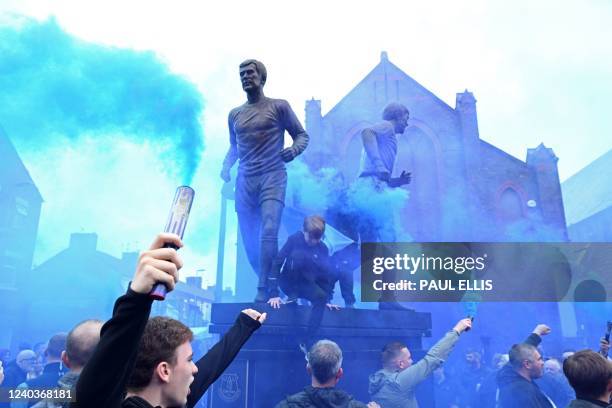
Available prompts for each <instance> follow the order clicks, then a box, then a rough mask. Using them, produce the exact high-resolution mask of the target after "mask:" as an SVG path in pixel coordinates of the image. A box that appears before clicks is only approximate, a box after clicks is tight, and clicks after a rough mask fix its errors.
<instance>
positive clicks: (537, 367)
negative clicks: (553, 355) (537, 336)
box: [528, 351, 544, 378]
mask: <svg viewBox="0 0 612 408" xmlns="http://www.w3.org/2000/svg"><path fill="white" fill-rule="evenodd" d="M528 364H529V376H530V377H531V378H540V377H541V376H542V374H544V359H543V358H542V355H541V354H540V352H539V351H536V352H535V353H534V354H533V361H529V363H528Z"/></svg>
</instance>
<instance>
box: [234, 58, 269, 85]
mask: <svg viewBox="0 0 612 408" xmlns="http://www.w3.org/2000/svg"><path fill="white" fill-rule="evenodd" d="M251 64H253V65H255V69H256V70H257V72H258V73H259V76H261V80H262V82H263V83H265V82H266V79H267V78H268V71H267V70H266V66H265V65H264V64H263V63H262V62H261V61H257V60H255V59H248V60H245V61H242V62H241V63H240V68H244V67H246V66H247V65H251Z"/></svg>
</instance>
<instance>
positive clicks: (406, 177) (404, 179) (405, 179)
mask: <svg viewBox="0 0 612 408" xmlns="http://www.w3.org/2000/svg"><path fill="white" fill-rule="evenodd" d="M398 178H399V182H400V183H402V185H405V184H410V182H411V181H412V173H409V172H406V170H404V171H402V174H400V176H399V177H398Z"/></svg>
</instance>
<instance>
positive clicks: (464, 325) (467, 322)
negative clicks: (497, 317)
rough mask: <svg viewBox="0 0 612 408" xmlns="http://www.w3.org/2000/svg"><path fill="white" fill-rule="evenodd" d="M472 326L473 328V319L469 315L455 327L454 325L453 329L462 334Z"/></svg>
mask: <svg viewBox="0 0 612 408" xmlns="http://www.w3.org/2000/svg"><path fill="white" fill-rule="evenodd" d="M471 328H472V319H470V318H469V317H467V318H465V319H461V320H459V321H458V322H457V324H456V325H455V327H453V330H454V331H456V332H457V333H459V334H461V333H463V332H465V331H468V330H469V329H471Z"/></svg>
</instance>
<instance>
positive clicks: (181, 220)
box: [149, 186, 195, 300]
mask: <svg viewBox="0 0 612 408" xmlns="http://www.w3.org/2000/svg"><path fill="white" fill-rule="evenodd" d="M194 195H195V191H193V188H191V187H189V186H180V187H179V188H177V189H176V194H174V201H172V207H171V208H170V213H169V214H168V221H167V222H166V228H164V232H171V233H173V234H176V235H178V236H179V237H180V238H181V239H183V233H184V232H185V226H186V225H187V219H188V218H189V212H190V211H191V204H192V203H193V196H194ZM164 248H174V249H178V248H177V247H176V245H174V244H165V245H164ZM166 293H168V289H167V288H166V285H164V284H163V283H158V284H156V285H155V287H154V288H153V290H152V291H151V293H149V296H151V297H152V298H153V299H155V300H164V299H165V298H166Z"/></svg>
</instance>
